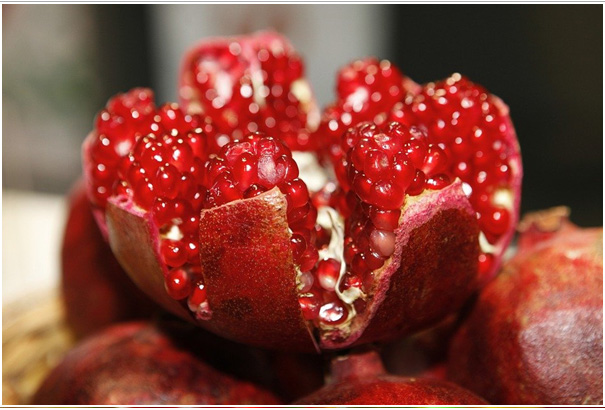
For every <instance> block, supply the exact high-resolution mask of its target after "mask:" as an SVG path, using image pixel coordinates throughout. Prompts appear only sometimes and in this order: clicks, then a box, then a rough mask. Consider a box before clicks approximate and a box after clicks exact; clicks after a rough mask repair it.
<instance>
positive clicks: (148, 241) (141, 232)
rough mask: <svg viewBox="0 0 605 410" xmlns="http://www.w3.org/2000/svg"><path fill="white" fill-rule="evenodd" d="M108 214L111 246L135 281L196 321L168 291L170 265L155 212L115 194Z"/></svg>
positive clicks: (177, 313)
mask: <svg viewBox="0 0 605 410" xmlns="http://www.w3.org/2000/svg"><path fill="white" fill-rule="evenodd" d="M106 217H107V218H106V226H107V233H108V238H109V244H110V246H111V249H112V251H113V253H114V255H115V257H116V259H117V260H118V261H119V262H120V265H122V267H123V268H124V270H125V271H126V273H128V275H129V276H130V278H131V279H132V280H133V282H134V283H135V284H136V285H137V286H138V287H139V289H141V290H143V291H144V292H145V293H146V294H147V295H149V296H150V297H151V298H152V299H153V300H155V301H156V302H157V303H159V304H160V305H162V306H163V307H164V308H165V309H167V310H168V311H170V312H172V313H174V314H175V315H177V316H180V317H182V318H184V319H186V320H189V321H193V318H192V316H191V313H190V312H189V310H188V309H187V308H186V307H184V306H183V305H182V304H181V303H180V302H179V301H177V300H175V299H172V298H171V297H170V296H169V295H168V293H167V292H166V289H165V286H164V275H165V271H166V266H162V265H161V264H160V262H159V261H160V260H161V258H160V254H159V234H158V229H157V226H156V225H155V224H154V223H153V219H152V216H151V214H150V213H146V212H144V211H141V210H139V209H137V208H136V205H134V204H133V203H132V201H131V200H130V199H128V198H127V197H125V196H114V197H111V198H109V200H108V202H107V208H106Z"/></svg>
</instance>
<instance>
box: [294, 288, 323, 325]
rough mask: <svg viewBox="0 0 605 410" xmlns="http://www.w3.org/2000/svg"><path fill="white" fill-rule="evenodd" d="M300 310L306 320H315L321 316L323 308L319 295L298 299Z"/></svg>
mask: <svg viewBox="0 0 605 410" xmlns="http://www.w3.org/2000/svg"><path fill="white" fill-rule="evenodd" d="M298 303H299V304H300V310H301V312H302V315H303V317H304V318H305V320H314V319H317V317H318V316H319V309H320V307H321V299H320V297H319V295H316V294H313V293H312V294H311V296H303V297H300V298H298Z"/></svg>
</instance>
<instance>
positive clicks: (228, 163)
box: [204, 133, 318, 272]
mask: <svg viewBox="0 0 605 410" xmlns="http://www.w3.org/2000/svg"><path fill="white" fill-rule="evenodd" d="M206 175H207V180H206V183H207V186H208V187H209V188H208V193H207V195H206V199H205V203H204V206H205V208H213V207H216V206H220V205H223V204H225V203H228V202H232V201H235V200H238V199H244V198H253V197H255V196H258V195H260V194H262V193H264V192H267V191H269V190H271V189H272V188H274V187H278V188H279V189H280V191H281V192H282V193H283V194H284V195H285V197H286V201H287V204H288V210H287V217H288V224H289V227H290V230H291V231H292V239H291V243H292V249H293V253H294V256H295V257H294V263H295V264H296V265H297V266H300V269H301V270H302V271H303V272H304V271H309V270H310V269H311V268H312V267H313V266H314V265H315V262H316V261H317V257H318V256H317V250H316V249H315V246H314V236H315V235H314V234H315V232H314V228H315V220H316V217H317V210H316V209H315V207H314V206H313V204H312V203H311V202H310V198H309V191H308V190H307V186H306V185H305V183H304V182H303V181H302V180H300V179H299V178H298V166H297V165H296V162H295V161H294V160H293V159H292V154H291V152H290V150H289V149H288V148H287V147H286V146H285V145H284V143H283V142H281V141H279V140H276V139H274V138H271V137H266V136H264V135H262V134H258V133H257V134H252V135H249V136H247V137H246V138H243V139H242V140H241V141H235V142H232V143H229V144H227V145H226V146H224V147H223V148H222V150H221V152H220V153H219V154H218V156H216V157H215V158H212V159H211V160H210V162H209V163H208V166H207V174H206Z"/></svg>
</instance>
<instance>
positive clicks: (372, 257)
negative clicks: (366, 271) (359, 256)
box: [363, 252, 385, 270]
mask: <svg viewBox="0 0 605 410" xmlns="http://www.w3.org/2000/svg"><path fill="white" fill-rule="evenodd" d="M363 260H364V261H365V263H366V265H367V266H368V268H370V270H376V269H378V268H380V267H382V265H383V264H384V261H385V258H384V257H383V256H381V255H380V254H379V253H378V252H367V253H364V254H363Z"/></svg>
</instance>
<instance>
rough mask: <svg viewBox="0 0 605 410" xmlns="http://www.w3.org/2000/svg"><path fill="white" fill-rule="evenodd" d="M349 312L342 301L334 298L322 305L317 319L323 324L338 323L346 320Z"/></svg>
mask: <svg viewBox="0 0 605 410" xmlns="http://www.w3.org/2000/svg"><path fill="white" fill-rule="evenodd" d="M348 315H349V312H348V311H347V308H346V306H345V305H344V302H343V301H341V300H335V301H334V302H329V303H326V304H325V305H323V306H322V307H321V308H320V309H319V320H320V321H321V322H323V323H325V324H329V325H338V324H341V323H343V322H344V321H345V320H347V317H348Z"/></svg>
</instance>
